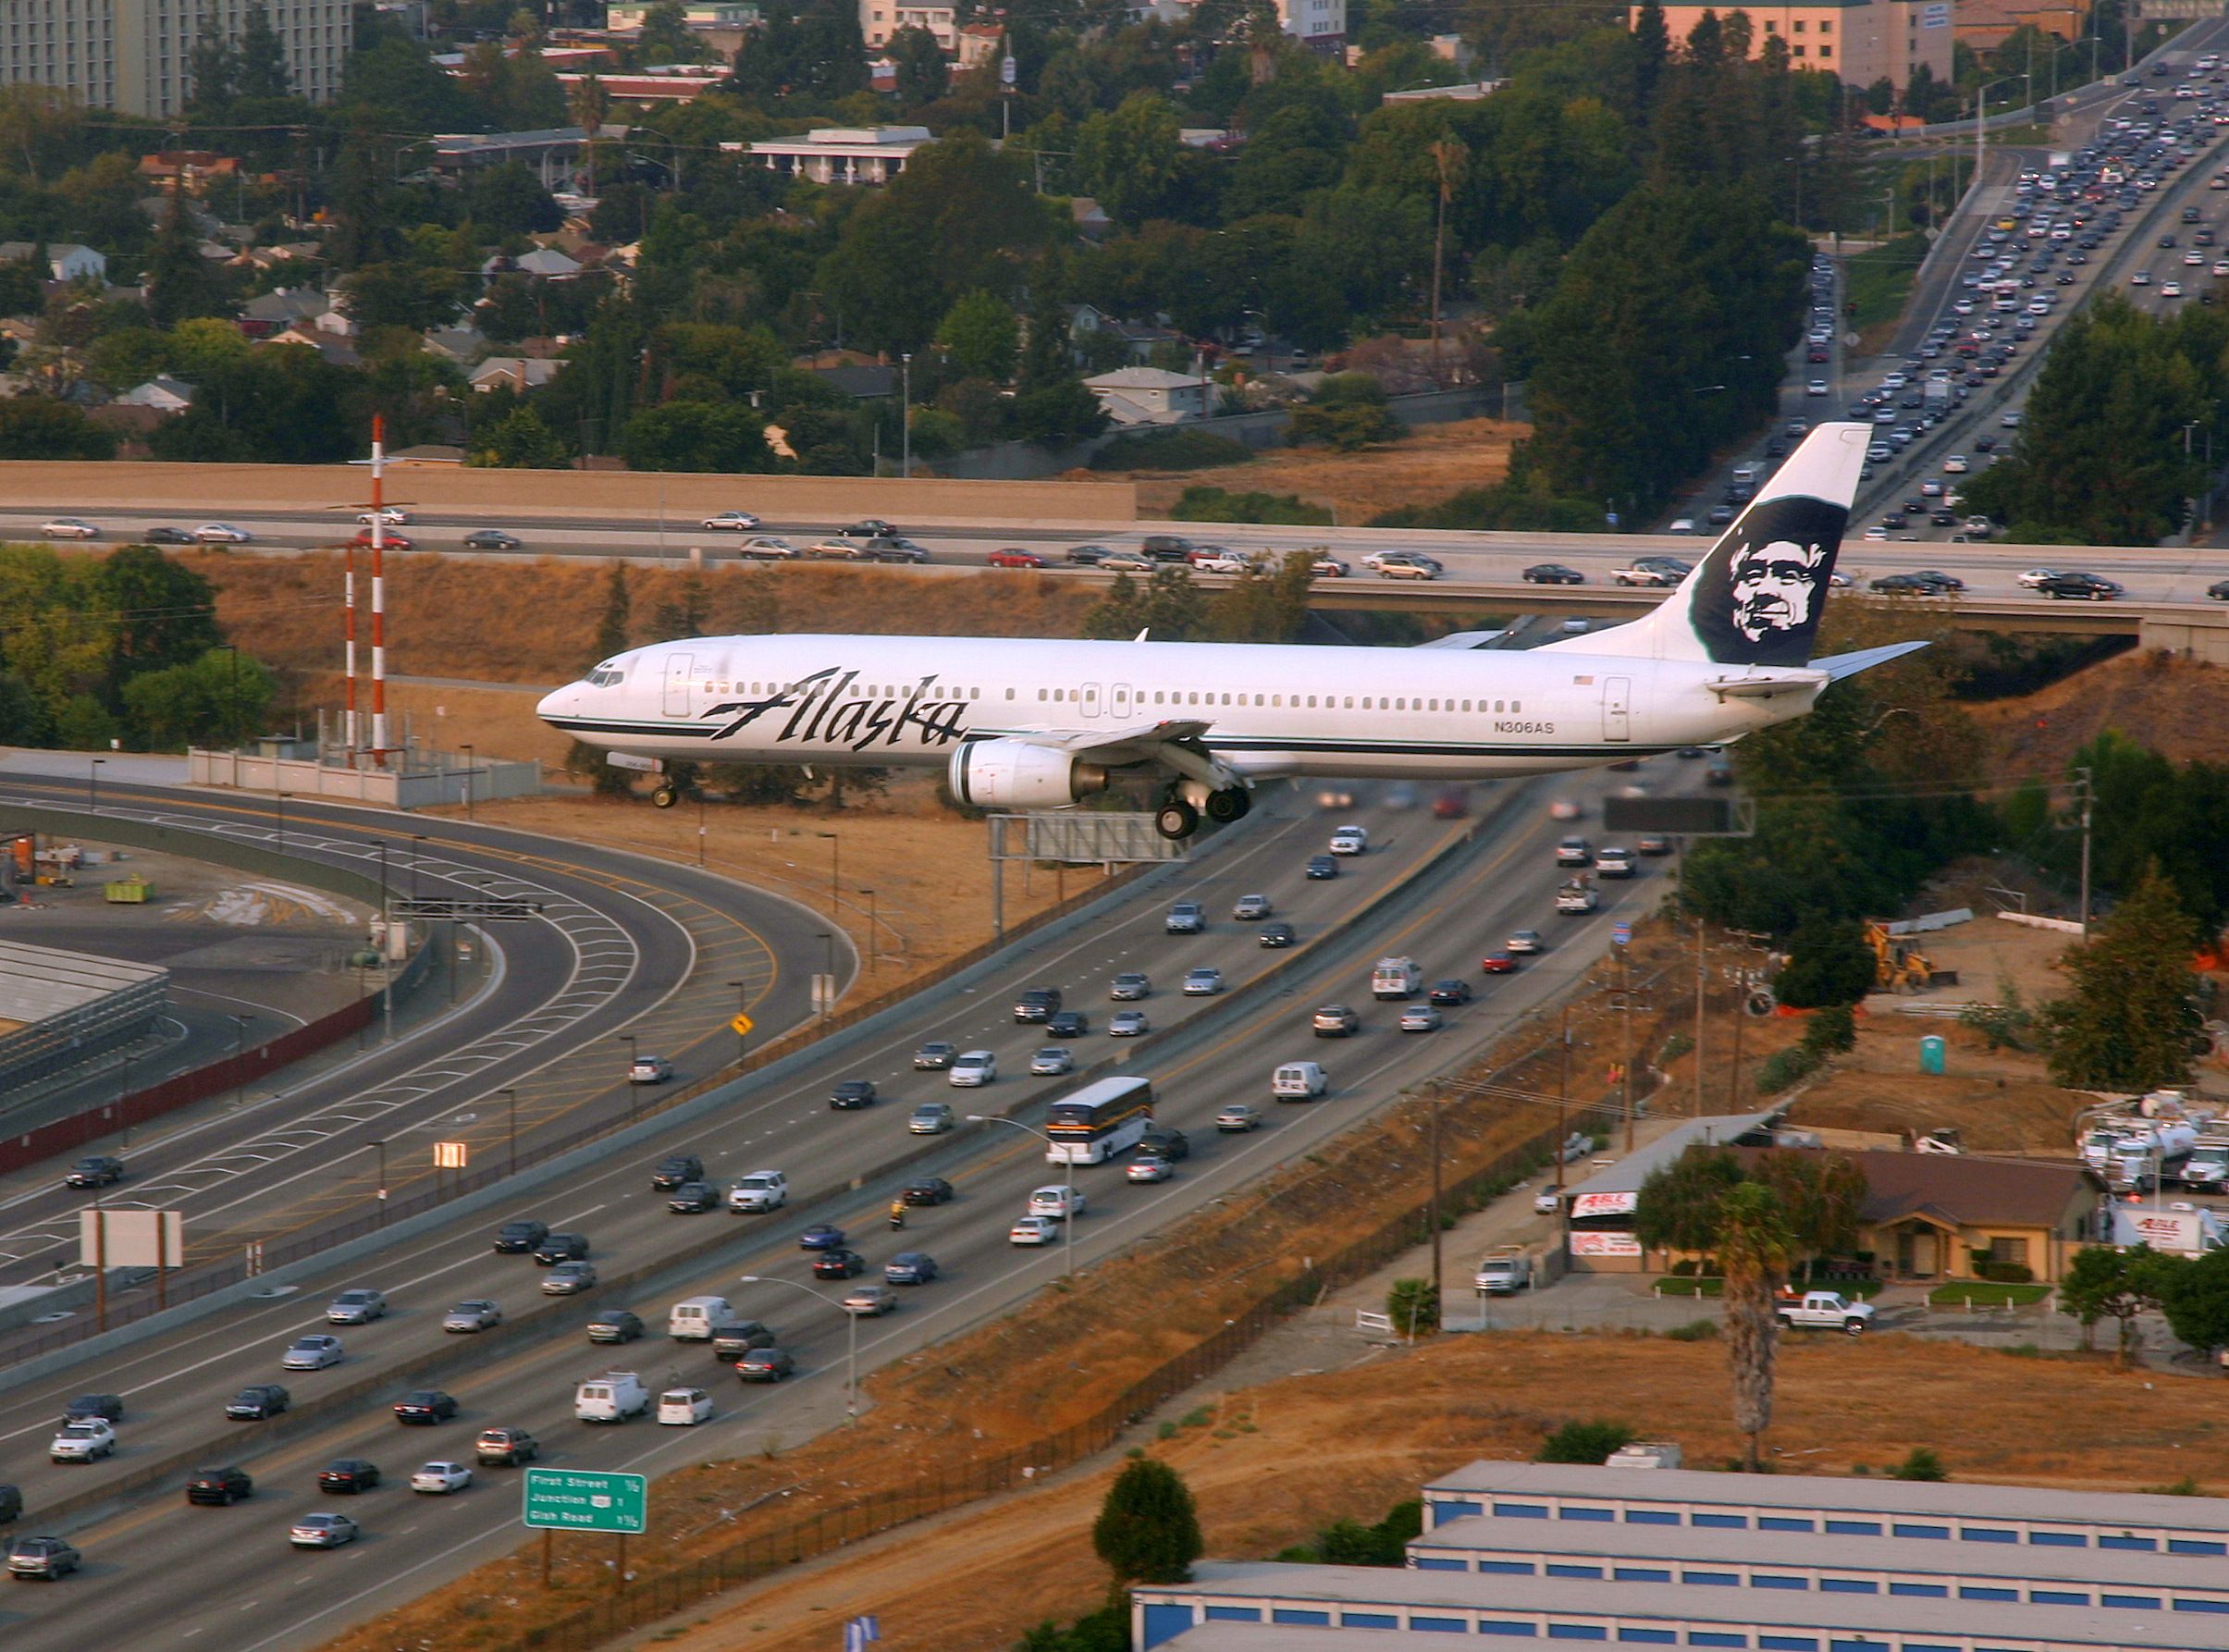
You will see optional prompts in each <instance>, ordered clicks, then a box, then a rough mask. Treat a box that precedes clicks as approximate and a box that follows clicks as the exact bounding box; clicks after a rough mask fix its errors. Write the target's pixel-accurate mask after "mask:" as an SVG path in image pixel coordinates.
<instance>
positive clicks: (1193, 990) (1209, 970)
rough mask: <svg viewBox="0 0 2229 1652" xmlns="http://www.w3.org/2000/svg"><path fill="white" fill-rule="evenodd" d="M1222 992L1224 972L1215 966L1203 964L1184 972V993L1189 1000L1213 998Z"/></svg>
mask: <svg viewBox="0 0 2229 1652" xmlns="http://www.w3.org/2000/svg"><path fill="white" fill-rule="evenodd" d="M1222 991H1223V971H1222V970H1220V969H1218V968H1215V967H1214V965H1213V964H1202V965H1201V966H1200V967H1199V968H1196V969H1187V970H1186V971H1185V972H1184V986H1183V992H1184V995H1185V996H1186V997H1187V998H1213V996H1214V995H1215V994H1216V993H1217V992H1222Z"/></svg>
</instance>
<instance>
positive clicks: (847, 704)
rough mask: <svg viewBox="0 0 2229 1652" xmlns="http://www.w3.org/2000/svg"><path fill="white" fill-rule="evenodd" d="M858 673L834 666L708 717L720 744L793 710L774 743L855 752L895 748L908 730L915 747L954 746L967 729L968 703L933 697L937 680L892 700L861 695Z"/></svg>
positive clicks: (728, 703) (715, 709)
mask: <svg viewBox="0 0 2229 1652" xmlns="http://www.w3.org/2000/svg"><path fill="white" fill-rule="evenodd" d="M858 677H859V673H858V672H856V671H844V670H843V669H841V668H840V667H837V666H830V667H828V668H827V669H826V670H824V671H818V672H813V673H812V674H811V675H810V676H807V677H803V678H800V679H799V680H798V682H797V683H796V684H795V686H794V690H793V689H784V690H782V691H780V692H778V693H774V694H770V695H768V696H766V697H763V698H758V699H745V700H724V701H722V702H721V703H720V704H719V705H716V706H710V707H708V708H706V709H705V711H704V712H703V714H702V715H703V717H704V719H705V720H706V721H714V722H717V724H718V727H717V729H716V730H715V731H714V734H713V736H712V737H713V738H714V739H715V740H724V739H727V738H728V737H729V736H730V735H732V734H738V733H740V732H741V731H742V730H744V729H746V728H748V727H750V726H751V725H752V724H753V723H755V722H757V721H759V720H760V719H761V718H765V717H769V716H770V715H771V714H773V713H775V712H779V711H782V710H787V711H788V712H789V716H788V718H787V719H786V720H785V721H783V723H782V729H781V732H780V733H779V734H775V736H774V743H775V744H776V745H778V746H780V745H800V746H845V747H847V748H849V749H850V750H852V751H866V750H868V748H870V747H873V746H884V747H888V746H896V745H897V744H898V743H899V740H900V738H901V737H902V736H904V735H905V734H907V733H908V731H911V732H912V734H913V740H912V744H915V745H919V746H949V745H951V744H952V743H953V742H954V741H955V740H958V739H960V738H962V737H963V736H964V735H965V734H967V730H966V729H965V728H963V727H962V726H961V723H960V719H961V718H962V717H963V716H965V715H966V714H967V701H966V700H961V699H951V700H941V699H935V698H932V697H931V696H932V695H933V694H934V693H935V690H936V677H935V676H934V675H933V674H931V675H930V676H926V677H923V678H922V679H921V680H920V681H919V682H917V683H915V684H910V685H908V686H905V687H901V688H899V689H898V690H897V692H896V694H895V695H894V696H893V697H871V696H866V695H855V694H854V692H853V690H852V684H854V683H856V682H857V681H858Z"/></svg>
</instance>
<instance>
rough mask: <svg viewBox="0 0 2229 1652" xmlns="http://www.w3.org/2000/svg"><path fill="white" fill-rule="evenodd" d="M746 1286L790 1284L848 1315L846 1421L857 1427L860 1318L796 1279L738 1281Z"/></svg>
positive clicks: (760, 1276) (762, 1277)
mask: <svg viewBox="0 0 2229 1652" xmlns="http://www.w3.org/2000/svg"><path fill="white" fill-rule="evenodd" d="M738 1283H740V1284H744V1285H786V1286H788V1287H789V1288H791V1289H792V1290H802V1291H803V1292H805V1294H806V1295H807V1296H808V1297H819V1299H820V1300H821V1301H824V1302H826V1303H827V1304H828V1305H829V1306H830V1307H831V1308H833V1309H834V1310H835V1311H836V1312H837V1313H841V1314H843V1315H844V1320H845V1322H846V1323H847V1324H848V1325H849V1326H850V1329H849V1331H848V1332H847V1333H846V1335H845V1337H844V1425H845V1426H846V1427H853V1426H856V1424H858V1421H859V1316H858V1315H857V1314H856V1313H853V1312H852V1311H851V1310H850V1309H849V1308H846V1307H845V1306H844V1304H843V1303H842V1302H839V1301H836V1299H835V1298H834V1297H832V1296H830V1295H829V1294H828V1292H827V1291H825V1290H815V1289H814V1288H812V1287H811V1286H809V1285H804V1284H800V1283H799V1282H798V1281H796V1280H794V1279H777V1278H774V1277H773V1276H770V1275H765V1274H745V1275H744V1276H742V1278H741V1279H740V1280H739V1281H738Z"/></svg>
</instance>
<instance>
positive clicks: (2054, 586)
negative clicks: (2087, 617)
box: [2036, 570, 2124, 602]
mask: <svg viewBox="0 0 2229 1652" xmlns="http://www.w3.org/2000/svg"><path fill="white" fill-rule="evenodd" d="M2036 588H2037V589H2038V590H2039V591H2041V592H2042V593H2043V594H2044V595H2045V596H2046V597H2050V598H2056V599H2059V600H2062V601H2064V600H2067V599H2070V598H2071V599H2074V600H2076V601H2087V602H2111V601H2112V599H2113V598H2116V597H2118V596H2120V595H2121V593H2122V590H2123V588H2124V587H2123V586H2121V584H2120V582H2119V581H2117V580H2111V579H2107V578H2106V577H2105V576H2104V575H2103V574H2101V573H2082V572H2080V571H2079V570H2072V571H2069V572H2067V573H2054V574H2052V575H2051V576H2050V578H2049V579H2047V580H2045V581H2044V582H2043V583H2042V584H2041V585H2039V586H2037V587H2036Z"/></svg>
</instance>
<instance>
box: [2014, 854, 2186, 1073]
mask: <svg viewBox="0 0 2229 1652" xmlns="http://www.w3.org/2000/svg"><path fill="white" fill-rule="evenodd" d="M2197 944H2198V936H2197V933H2196V930H2195V927H2194V926H2193V925H2192V923H2191V921H2190V918H2189V916H2188V915H2187V914H2186V913H2185V912H2184V911H2183V910H2182V906H2181V902H2180V899H2179V897H2178V896H2177V895H2176V894H2175V889H2174V885H2173V884H2172V883H2170V882H2169V881H2167V880H2166V879H2165V878H2163V877H2161V875H2160V872H2159V869H2158V867H2157V866H2156V865H2154V866H2153V867H2152V868H2151V869H2149V870H2148V871H2147V872H2146V874H2145V876H2144V878H2143V880H2142V881H2140V882H2139V883H2137V886H2136V888H2135V889H2134V890H2133V891H2131V892H2130V894H2129V896H2128V898H2127V899H2126V900H2125V901H2124V902H2123V903H2122V904H2121V905H2120V906H2118V907H2117V908H2116V909H2115V910H2114V911H2113V913H2112V916H2110V917H2109V918H2106V919H2105V921H2104V922H2103V923H2102V924H2100V925H2098V926H2097V934H2096V935H2095V936H2094V937H2093V938H2092V939H2091V940H2090V943H2089V944H2088V945H2087V946H2083V947H2079V948H2076V949H2075V951H2074V952H2073V953H2071V954H2069V955H2068V956H2067V958H2066V960H2065V966H2064V967H2065V969H2066V973H2067V976H2068V977H2069V980H2070V983H2071V987H2072V990H2071V991H2070V992H2068V993H2067V994H2066V996H2064V997H2063V998H2060V999H2057V1000H2055V1001H2054V1002H2052V1003H2050V1004H2049V1005H2045V1006H2044V1010H2043V1023H2044V1026H2045V1029H2047V1035H2048V1038H2049V1041H2050V1069H2051V1077H2052V1078H2053V1079H2056V1080H2057V1081H2058V1082H2059V1083H2061V1084H2064V1085H2066V1086H2068V1087H2069V1088H2070V1089H2080V1090H2111V1091H2147V1090H2158V1089H2161V1088H2164V1087H2170V1086H2179V1085H2182V1084H2186V1083H2187V1082H2188V1081H2189V1078H2190V1066H2191V1061H2192V1059H2193V1054H2194V1051H2195V1049H2196V1043H2195V1041H2196V1040H2197V1038H2198V1027H2199V1021H2200V1017H2199V1014H2198V1000H2197V993H2196V980H2195V979H2194V977H2193V976H2192V973H2191V957H2192V955H2193V953H2194V952H2195V951H2196V949H2197Z"/></svg>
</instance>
